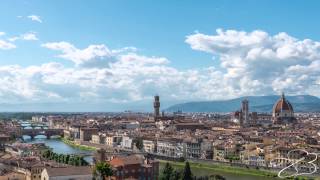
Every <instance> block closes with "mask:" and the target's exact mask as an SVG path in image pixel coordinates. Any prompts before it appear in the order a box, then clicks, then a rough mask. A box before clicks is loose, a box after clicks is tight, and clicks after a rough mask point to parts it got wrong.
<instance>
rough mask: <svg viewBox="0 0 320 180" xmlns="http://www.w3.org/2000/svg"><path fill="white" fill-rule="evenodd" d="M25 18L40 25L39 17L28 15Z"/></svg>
mask: <svg viewBox="0 0 320 180" xmlns="http://www.w3.org/2000/svg"><path fill="white" fill-rule="evenodd" d="M27 18H29V19H31V20H32V21H36V22H39V23H42V20H41V17H40V16H37V15H29V16H27Z"/></svg>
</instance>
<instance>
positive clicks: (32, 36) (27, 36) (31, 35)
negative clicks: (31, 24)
mask: <svg viewBox="0 0 320 180" xmlns="http://www.w3.org/2000/svg"><path fill="white" fill-rule="evenodd" d="M21 39H23V40H26V41H37V40H39V39H38V38H37V36H36V33H34V32H28V33H25V34H22V35H21Z"/></svg>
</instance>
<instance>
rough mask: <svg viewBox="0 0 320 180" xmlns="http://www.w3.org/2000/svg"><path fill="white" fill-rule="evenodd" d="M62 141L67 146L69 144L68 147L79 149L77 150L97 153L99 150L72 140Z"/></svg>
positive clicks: (64, 139) (62, 139)
mask: <svg viewBox="0 0 320 180" xmlns="http://www.w3.org/2000/svg"><path fill="white" fill-rule="evenodd" d="M61 141H62V142H64V143H65V144H68V145H70V146H72V147H74V148H77V149H81V150H86V151H95V150H97V148H95V147H92V146H85V145H79V144H76V143H75V142H74V141H72V140H71V139H67V138H61Z"/></svg>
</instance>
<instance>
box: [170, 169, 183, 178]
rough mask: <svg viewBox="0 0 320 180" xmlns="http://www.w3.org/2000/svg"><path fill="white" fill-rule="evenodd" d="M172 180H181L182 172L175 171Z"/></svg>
mask: <svg viewBox="0 0 320 180" xmlns="http://www.w3.org/2000/svg"><path fill="white" fill-rule="evenodd" d="M170 179H171V180H179V179H181V172H180V171H178V170H174V171H173V174H172V176H171V178H170Z"/></svg>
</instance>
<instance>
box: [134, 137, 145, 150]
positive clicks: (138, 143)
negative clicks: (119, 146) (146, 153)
mask: <svg viewBox="0 0 320 180" xmlns="http://www.w3.org/2000/svg"><path fill="white" fill-rule="evenodd" d="M133 143H134V144H135V145H136V147H137V148H138V149H139V150H142V149H143V139H142V138H140V137H138V138H136V139H134V140H133Z"/></svg>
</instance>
